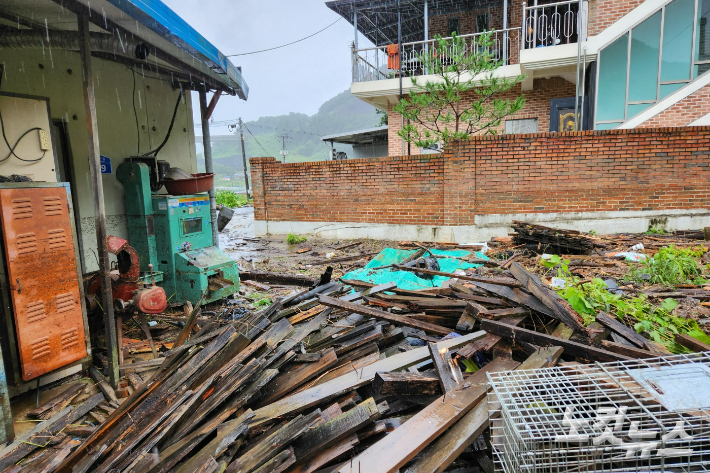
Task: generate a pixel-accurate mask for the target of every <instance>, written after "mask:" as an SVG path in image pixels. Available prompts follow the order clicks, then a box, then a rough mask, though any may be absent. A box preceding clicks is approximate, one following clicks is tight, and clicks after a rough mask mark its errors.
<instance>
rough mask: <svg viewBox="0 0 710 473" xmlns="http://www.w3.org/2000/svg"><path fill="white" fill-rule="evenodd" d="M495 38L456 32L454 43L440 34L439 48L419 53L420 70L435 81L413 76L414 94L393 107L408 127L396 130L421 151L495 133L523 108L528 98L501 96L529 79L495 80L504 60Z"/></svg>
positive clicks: (498, 78)
mask: <svg viewBox="0 0 710 473" xmlns="http://www.w3.org/2000/svg"><path fill="white" fill-rule="evenodd" d="M492 34H493V32H492V31H490V32H487V33H483V34H481V35H480V36H476V37H474V38H468V39H467V38H464V37H461V36H457V35H456V34H453V35H452V37H451V39H443V38H442V37H441V36H437V37H436V38H435V40H436V41H435V44H434V45H433V46H432V47H431V48H429V49H425V50H424V52H422V53H421V54H419V55H418V58H417V59H418V62H419V64H420V65H421V67H422V68H423V69H424V70H425V71H427V72H428V76H432V75H433V76H436V79H435V80H428V81H426V82H425V83H424V84H421V83H420V82H419V80H418V79H417V78H416V77H412V78H411V80H412V85H413V91H412V92H411V93H410V94H409V97H408V98H403V99H402V100H400V101H399V102H398V103H397V104H396V105H395V106H394V107H393V109H394V111H396V112H397V113H399V114H400V115H402V117H404V119H405V121H406V123H407V124H406V125H404V127H402V129H401V130H400V131H398V132H397V133H398V134H399V136H401V137H402V138H403V139H404V140H405V141H407V142H409V143H414V144H415V145H417V146H419V147H420V148H430V147H432V146H433V145H435V144H437V143H440V142H441V143H450V142H452V141H460V140H467V139H468V138H469V136H470V135H473V134H476V133H480V132H485V133H490V134H495V133H496V130H495V128H497V127H498V126H500V124H501V123H502V121H503V118H505V117H506V116H509V115H512V114H514V113H516V112H517V111H519V110H521V109H522V108H523V106H524V105H525V97H524V96H523V95H520V96H518V97H517V98H515V99H512V100H510V99H503V98H500V94H501V93H502V92H506V91H508V90H511V89H512V88H513V87H514V86H515V85H516V84H518V83H520V82H522V81H523V79H524V77H523V76H519V77H516V78H513V79H508V78H501V77H496V76H495V74H494V72H495V71H496V69H498V68H499V67H500V66H502V65H503V61H500V60H498V59H496V57H495V56H494V51H495V49H496V48H495V39H494V38H493V36H492ZM467 41H471V42H472V44H467Z"/></svg>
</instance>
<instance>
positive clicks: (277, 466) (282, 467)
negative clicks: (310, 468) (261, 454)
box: [254, 447, 296, 473]
mask: <svg viewBox="0 0 710 473" xmlns="http://www.w3.org/2000/svg"><path fill="white" fill-rule="evenodd" d="M294 463H296V455H295V454H294V453H293V448H292V447H289V448H287V449H286V450H284V451H282V452H281V453H279V454H278V455H276V456H275V457H274V458H272V459H271V460H269V461H267V462H266V463H264V464H263V465H261V466H260V467H259V468H257V469H256V470H254V473H282V472H284V471H286V469H287V468H288V467H290V466H291V465H293V464H294Z"/></svg>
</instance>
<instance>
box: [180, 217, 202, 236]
mask: <svg viewBox="0 0 710 473" xmlns="http://www.w3.org/2000/svg"><path fill="white" fill-rule="evenodd" d="M201 231H202V218H200V217H198V218H186V219H184V220H183V221H182V234H183V235H191V234H193V233H199V232H201Z"/></svg>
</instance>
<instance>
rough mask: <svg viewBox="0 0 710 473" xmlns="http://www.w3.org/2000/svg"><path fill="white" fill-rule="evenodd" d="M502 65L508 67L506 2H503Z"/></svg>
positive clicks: (506, 0)
mask: <svg viewBox="0 0 710 473" xmlns="http://www.w3.org/2000/svg"><path fill="white" fill-rule="evenodd" d="M503 61H505V62H504V63H503V64H505V65H506V66H507V65H508V0H503Z"/></svg>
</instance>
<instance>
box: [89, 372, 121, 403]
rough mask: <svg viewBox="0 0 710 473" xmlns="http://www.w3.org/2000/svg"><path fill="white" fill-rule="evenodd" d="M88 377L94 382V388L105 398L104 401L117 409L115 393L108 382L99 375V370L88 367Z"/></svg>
mask: <svg viewBox="0 0 710 473" xmlns="http://www.w3.org/2000/svg"><path fill="white" fill-rule="evenodd" d="M89 376H91V379H93V380H94V381H95V382H96V387H98V388H99V390H100V391H101V392H102V393H103V394H104V396H106V400H107V401H108V402H109V403H110V404H111V405H112V406H113V407H118V406H119V403H118V398H117V397H116V391H114V390H113V388H112V387H111V385H110V384H108V380H107V379H106V378H105V377H104V375H102V374H101V373H99V370H97V369H96V367H95V366H93V365H92V366H89Z"/></svg>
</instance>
